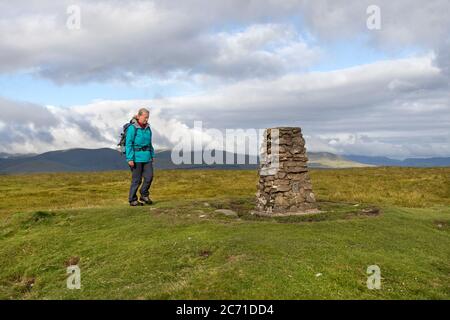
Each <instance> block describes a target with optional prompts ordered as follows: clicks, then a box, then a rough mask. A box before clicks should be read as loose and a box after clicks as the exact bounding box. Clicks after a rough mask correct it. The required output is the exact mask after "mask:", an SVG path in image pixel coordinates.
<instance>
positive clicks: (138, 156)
mask: <svg viewBox="0 0 450 320" xmlns="http://www.w3.org/2000/svg"><path fill="white" fill-rule="evenodd" d="M136 130H137V131H136ZM135 133H136V138H135ZM125 146H126V148H125V150H126V158H127V161H134V162H149V161H151V160H153V158H154V157H155V149H154V148H153V145H152V129H150V126H149V125H148V123H147V125H146V126H145V128H141V126H140V125H139V123H137V121H134V122H133V124H132V125H130V126H129V127H128V129H127V139H126V145H125ZM142 147H146V148H148V150H136V149H139V148H142Z"/></svg>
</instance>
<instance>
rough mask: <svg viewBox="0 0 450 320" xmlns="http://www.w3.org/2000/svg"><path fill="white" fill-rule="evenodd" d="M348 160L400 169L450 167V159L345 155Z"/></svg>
mask: <svg viewBox="0 0 450 320" xmlns="http://www.w3.org/2000/svg"><path fill="white" fill-rule="evenodd" d="M344 157H345V158H346V159H349V160H352V161H355V162H359V163H365V164H371V165H376V166H398V167H448V166H450V157H434V158H407V159H404V160H396V159H391V158H387V157H371V156H359V155H345V156H344Z"/></svg>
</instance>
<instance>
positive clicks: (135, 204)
mask: <svg viewBox="0 0 450 320" xmlns="http://www.w3.org/2000/svg"><path fill="white" fill-rule="evenodd" d="M143 205H144V204H143V203H141V202H139V201H137V200H134V201H130V206H132V207H137V206H143Z"/></svg>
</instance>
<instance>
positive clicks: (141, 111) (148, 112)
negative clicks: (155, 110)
mask: <svg viewBox="0 0 450 320" xmlns="http://www.w3.org/2000/svg"><path fill="white" fill-rule="evenodd" d="M144 113H146V114H150V111H148V109H146V108H140V109H139V111H138V116H142V115H143V114H144Z"/></svg>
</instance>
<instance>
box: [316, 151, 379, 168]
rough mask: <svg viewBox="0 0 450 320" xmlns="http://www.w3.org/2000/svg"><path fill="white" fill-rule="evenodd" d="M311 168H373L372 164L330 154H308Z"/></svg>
mask: <svg viewBox="0 0 450 320" xmlns="http://www.w3.org/2000/svg"><path fill="white" fill-rule="evenodd" d="M308 158H309V164H308V165H309V166H310V167H311V168H360V167H372V166H373V165H372V164H363V163H359V162H358V161H353V160H350V159H347V158H345V157H342V156H340V155H337V154H334V153H330V152H308Z"/></svg>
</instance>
